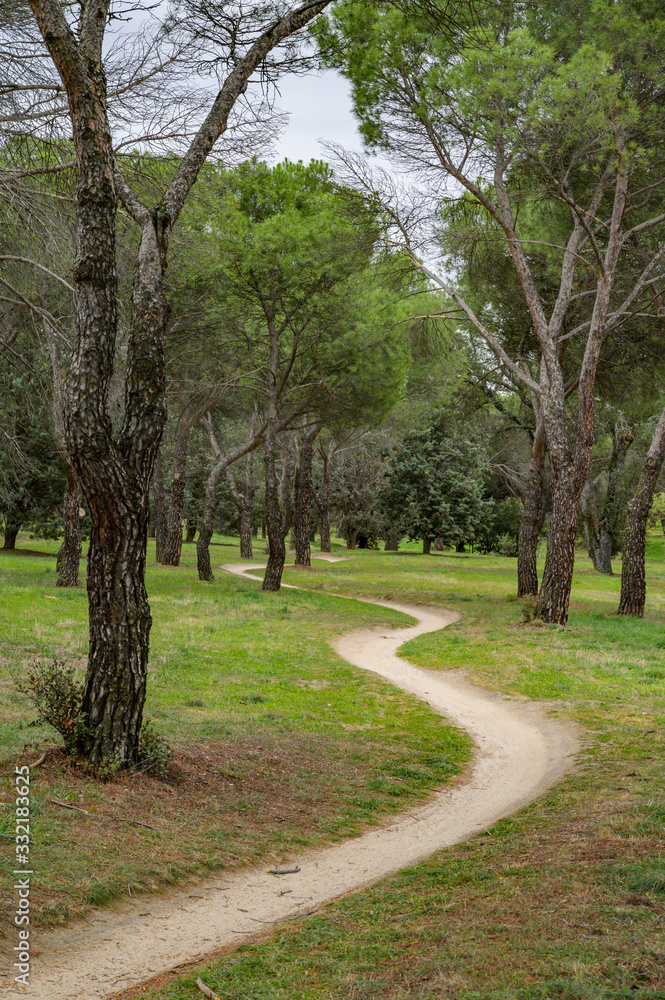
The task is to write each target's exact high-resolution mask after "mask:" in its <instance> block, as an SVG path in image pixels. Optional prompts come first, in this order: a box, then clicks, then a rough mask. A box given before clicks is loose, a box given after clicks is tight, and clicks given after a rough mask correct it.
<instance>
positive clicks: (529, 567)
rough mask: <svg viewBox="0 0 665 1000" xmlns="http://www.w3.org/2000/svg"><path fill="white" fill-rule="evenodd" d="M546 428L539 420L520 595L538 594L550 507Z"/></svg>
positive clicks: (522, 535)
mask: <svg viewBox="0 0 665 1000" xmlns="http://www.w3.org/2000/svg"><path fill="white" fill-rule="evenodd" d="M544 470H545V428H544V425H543V423H542V421H538V420H537V422H536V431H535V434H534V436H533V443H532V445H531V461H530V464H529V477H528V480H527V485H526V490H525V493H524V505H523V508H522V517H521V519H520V530H519V539H518V547H517V596H518V597H526V596H527V594H537V593H538V568H537V558H538V543H539V541H540V533H541V531H542V530H543V522H544V520H545V511H546V509H547V491H546V489H545V471H544Z"/></svg>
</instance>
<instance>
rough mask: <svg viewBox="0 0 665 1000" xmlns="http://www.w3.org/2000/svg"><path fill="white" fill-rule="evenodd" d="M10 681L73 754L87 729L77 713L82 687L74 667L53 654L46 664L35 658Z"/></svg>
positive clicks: (79, 710)
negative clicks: (24, 673)
mask: <svg viewBox="0 0 665 1000" xmlns="http://www.w3.org/2000/svg"><path fill="white" fill-rule="evenodd" d="M14 685H15V687H16V689H17V691H20V692H21V694H23V695H25V696H26V697H27V698H29V699H30V701H31V702H33V704H34V705H35V707H36V708H37V720H36V721H37V722H39V723H46V725H48V726H52V727H53V729H55V730H56V732H58V733H60V735H61V736H62V738H63V740H64V743H65V750H66V751H67V753H68V754H75V753H76V750H77V748H78V746H79V744H80V742H81V741H82V740H83V739H84V737H85V735H86V731H87V730H86V726H85V721H84V718H83V715H82V714H81V699H82V695H83V690H82V687H81V685H80V684H79V683H78V682H77V680H76V676H75V673H74V668H73V667H71V666H67V664H66V663H65V661H64V660H58V659H57V658H54V660H53V662H52V663H46V664H44V663H40V662H39V660H35V661H34V663H33V664H32V666H31V667H30V669H29V671H28V673H27V675H26V676H25V677H17V676H14Z"/></svg>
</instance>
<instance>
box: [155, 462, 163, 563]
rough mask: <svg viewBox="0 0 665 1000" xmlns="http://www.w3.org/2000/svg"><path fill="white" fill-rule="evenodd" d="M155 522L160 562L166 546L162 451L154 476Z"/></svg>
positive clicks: (156, 543)
mask: <svg viewBox="0 0 665 1000" xmlns="http://www.w3.org/2000/svg"><path fill="white" fill-rule="evenodd" d="M152 499H153V512H154V517H153V522H154V525H155V558H156V560H157V562H158V563H161V562H163V561H164V546H165V544H166V490H165V489H164V467H163V465H162V453H161V451H158V452H157V457H156V458H155V470H154V473H153V478H152Z"/></svg>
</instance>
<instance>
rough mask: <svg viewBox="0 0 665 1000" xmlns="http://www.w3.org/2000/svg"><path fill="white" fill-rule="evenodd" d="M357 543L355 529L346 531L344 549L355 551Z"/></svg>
mask: <svg viewBox="0 0 665 1000" xmlns="http://www.w3.org/2000/svg"><path fill="white" fill-rule="evenodd" d="M357 542H358V532H357V530H356V529H355V528H347V529H346V547H347V549H355V547H356V544H357Z"/></svg>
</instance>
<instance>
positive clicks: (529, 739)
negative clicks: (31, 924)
mask: <svg viewBox="0 0 665 1000" xmlns="http://www.w3.org/2000/svg"><path fill="white" fill-rule="evenodd" d="M224 568H225V569H229V570H231V571H232V572H235V573H242V572H243V571H245V572H246V571H247V570H249V569H254V570H256V569H259V568H260V567H257V566H256V565H255V564H251V565H247V564H244V565H242V564H241V565H235V566H228V567H224ZM376 603H378V604H382V605H384V606H385V607H391V608H395V609H396V610H399V611H404V612H405V613H406V614H409V615H412V616H413V617H414V618H417V619H418V624H417V625H414V626H411V627H410V628H403V629H383V628H382V629H379V630H371V631H370V630H362V631H358V632H352V633H348V634H347V635H344V636H343V637H342V638H341V639H338V640H337V642H336V644H335V649H336V650H337V652H338V653H339V654H340V656H343V657H344V658H345V659H346V660H348V661H350V662H351V663H353V664H355V665H356V666H359V667H362V668H363V669H365V670H371V671H373V672H374V673H376V674H379V675H380V676H381V677H384V678H385V679H386V680H388V681H389V682H390V683H391V684H395V685H396V686H397V687H400V688H403V689H404V690H405V691H410V692H412V693H413V694H416V695H417V696H418V697H420V698H423V699H424V700H425V701H426V702H428V703H429V704H430V705H431V706H432V707H433V708H434V709H436V711H438V712H441V714H442V715H445V716H446V717H447V718H449V719H451V720H452V721H453V722H454V723H455V724H456V725H458V726H460V727H462V728H464V729H466V730H467V731H468V732H469V733H470V734H471V735H472V737H473V739H474V740H475V742H476V743H477V745H478V753H477V755H476V757H475V760H474V765H473V769H472V773H471V777H470V780H469V781H468V782H467V783H466V784H464V785H461V786H458V787H454V788H449V789H444V790H443V791H442V792H439V793H437V794H436V795H435V796H434V797H433V798H431V799H430V800H429V801H428V802H427V803H426V804H425V805H421V806H417V807H416V808H413V809H411V810H409V811H407V812H405V813H402V814H400V816H399V817H398V818H396V819H394V820H393V821H392V822H389V823H387V824H386V825H385V826H382V827H379V828H377V829H374V830H371V831H370V832H369V833H366V834H364V835H363V836H361V837H358V838H355V839H353V840H348V841H346V842H344V843H341V844H335V845H333V846H331V847H328V848H324V849H317V850H310V851H306V852H304V853H302V854H298V855H297V856H294V857H293V858H292V859H290V861H291V860H292V862H293V865H294V866H295V865H297V866H298V867H299V868H300V871H299V872H297V873H294V874H288V875H280V876H275V875H271V874H269V873H268V872H267V870H266V865H265V864H263V865H261V866H259V867H258V868H253V869H244V870H242V871H239V872H235V873H233V874H231V875H228V876H225V875H223V874H222V875H219V876H218V877H216V878H214V879H211V880H209V881H207V882H205V883H203V884H197V885H196V886H194V887H190V888H188V889H185V890H184V891H179V892H175V893H172V894H170V895H169V896H168V897H153V896H145V897H141V898H138V899H133V900H131V901H128V902H127V903H124V904H122V905H121V906H119V907H118V908H117V909H114V910H109V909H99V910H95V911H94V912H93V913H92V914H91V915H90V918H89V920H88V922H86V923H78V924H75V925H73V926H72V927H66V928H63V929H62V930H56V931H52V932H49V933H47V934H44V935H34V937H35V938H37V940H36V941H35V943H37V944H38V947H39V949H40V950H39V954H38V955H37V956H36V957H35V958H33V961H32V968H31V985H30V987H29V988H27V989H26V988H25V987H23V986H21V987H16V992H15V991H14V989H13V988H11V987H10V989H9V990H8V991H6V992H5V995H11V996H15V995H17V994H19V993H20V995H22V996H25V997H30V998H39V1000H46V998H48V1000H75V998H78V997H81V998H85V1000H93V998H99V997H108V996H111V995H113V994H114V993H116V992H118V991H120V990H121V989H126V988H127V987H129V986H131V985H134V984H138V983H140V982H142V981H144V980H146V979H148V978H150V977H151V976H153V975H154V974H155V973H158V972H162V971H165V970H168V969H173V968H175V967H176V966H179V965H181V964H184V963H188V962H190V961H191V960H192V959H196V958H198V957H203V956H205V955H206V954H208V953H211V952H214V951H217V950H219V949H221V948H224V947H225V946H228V945H232V944H236V943H238V942H240V941H243V940H247V938H248V937H250V936H252V935H255V934H257V932H258V933H260V932H262V931H263V932H265V930H266V925H270V924H271V923H274V922H277V921H279V920H281V919H284V918H287V917H290V916H294V915H296V914H298V913H299V912H301V913H302V912H303V911H307V910H309V909H312V908H314V907H317V906H320V905H321V904H323V903H325V902H327V901H329V900H331V899H334V898H335V897H338V896H342V895H344V894H346V893H349V892H351V891H352V890H354V889H357V888H359V887H361V886H364V885H367V884H369V883H371V882H375V881H377V880H378V879H380V878H383V877H385V876H387V875H390V874H392V873H393V872H395V871H397V870H398V869H400V868H404V867H406V866H408V865H411V864H414V863H415V862H417V861H420V860H422V859H423V858H426V857H428V856H429V855H431V854H432V853H433V852H434V851H436V850H439V849H440V848H443V847H447V846H449V845H451V844H455V843H458V842H459V841H460V840H464V839H465V838H467V837H470V836H473V835H474V834H475V833H478V832H479V831H482V830H485V829H487V827H488V826H491V824H492V823H494V822H496V821H497V820H498V819H500V818H501V817H503V816H506V815H508V814H509V813H512V812H514V811H515V810H516V809H519V808H520V807H521V806H523V805H525V804H526V803H528V802H530V801H532V800H533V799H535V798H537V797H538V796H539V795H541V794H542V793H543V792H544V791H545V790H546V789H547V788H549V787H551V786H552V785H553V784H554V783H555V782H556V781H557V780H558V779H559V778H561V776H562V775H563V774H565V772H566V771H567V770H568V769H569V768H570V767H571V764H572V760H573V754H574V753H575V751H576V749H577V741H576V738H575V735H574V732H573V730H572V727H569V726H568V725H564V724H562V723H560V722H556V721H555V720H553V719H551V718H549V717H548V716H547V714H546V712H545V710H544V709H543V708H541V707H539V706H537V705H536V704H534V703H532V702H528V701H524V702H523V701H518V700H511V699H505V698H503V697H502V696H501V695H495V694H490V693H488V692H487V691H485V690H483V689H482V688H479V687H475V686H474V685H472V684H469V683H468V682H467V681H465V680H464V678H463V676H461V674H460V673H458V672H456V671H455V672H449V673H445V674H439V673H434V672H429V671H425V670H420V669H418V668H417V667H414V666H411V665H410V664H409V663H407V662H406V661H405V660H402V659H399V658H398V657H397V656H395V651H396V650H397V648H398V647H399V646H401V645H402V643H403V642H406V641H407V640H409V639H412V638H414V637H415V636H417V635H422V634H423V633H425V632H431V631H434V630H437V629H440V628H443V627H444V626H445V625H449V624H450V623H451V622H453V621H455V620H456V618H457V616H456V615H454V614H452V613H450V612H445V611H439V610H435V609H432V608H422V607H419V606H415V605H408V604H399V603H397V602H393V601H377V602H376ZM7 982H8V981H7V979H5V983H7Z"/></svg>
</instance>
